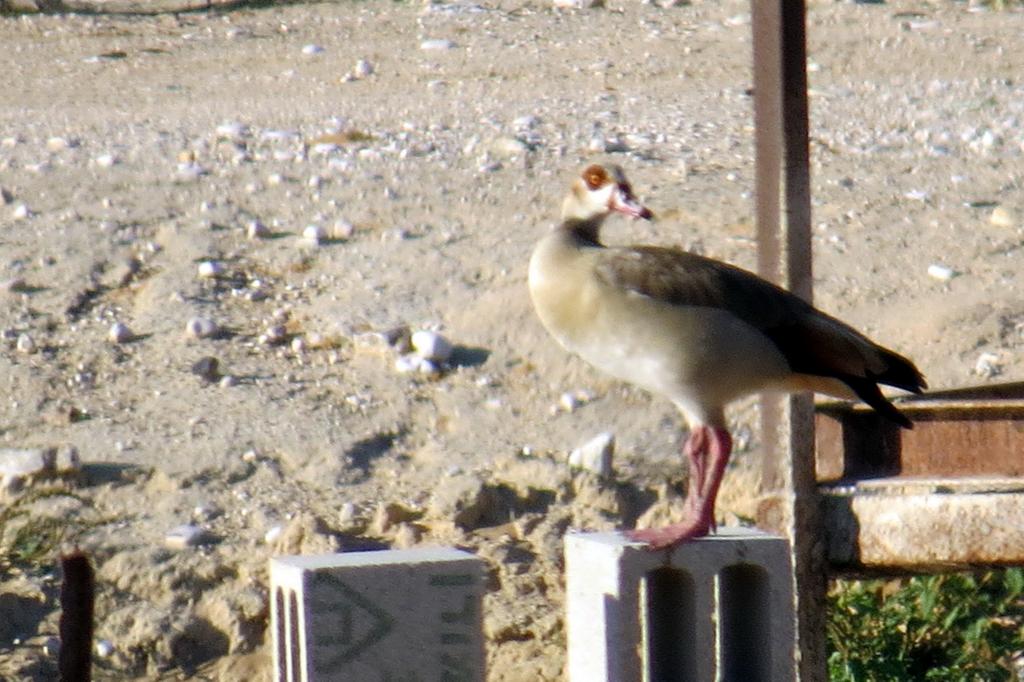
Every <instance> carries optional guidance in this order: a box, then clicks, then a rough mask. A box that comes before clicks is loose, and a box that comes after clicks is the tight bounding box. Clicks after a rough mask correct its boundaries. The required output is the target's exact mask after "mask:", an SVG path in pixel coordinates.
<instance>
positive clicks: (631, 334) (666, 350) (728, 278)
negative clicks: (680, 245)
mask: <svg viewBox="0 0 1024 682" xmlns="http://www.w3.org/2000/svg"><path fill="white" fill-rule="evenodd" d="M613 212H618V213H623V214H625V215H627V216H631V217H633V218H644V219H647V220H649V219H651V217H652V214H651V212H650V211H649V210H648V209H647V208H645V207H644V206H643V205H641V204H640V203H639V202H638V201H637V199H636V198H635V197H634V195H633V191H632V189H631V187H630V185H629V182H628V181H627V180H626V177H625V175H624V174H623V172H622V170H621V169H619V168H618V167H614V166H612V167H603V166H598V165H593V166H590V167H588V168H587V169H586V170H584V171H583V173H582V175H581V176H580V177H579V178H578V179H576V181H575V182H573V183H572V187H571V189H570V191H569V194H568V196H566V198H565V202H564V203H563V204H562V222H561V224H560V225H558V226H557V227H556V228H554V230H552V231H551V232H550V233H549V234H548V235H546V236H545V237H544V238H543V239H542V240H541V241H540V243H538V244H537V246H536V248H535V249H534V252H533V256H532V257H531V258H530V273H529V286H530V296H531V297H532V298H533V305H534V307H535V308H536V310H537V315H538V316H539V317H540V320H541V322H542V323H543V324H544V326H545V327H546V328H547V330H548V331H549V332H550V333H551V335H552V336H554V337H555V339H556V340H557V341H558V342H559V343H560V344H561V345H562V346H563V347H564V348H565V349H566V350H568V351H570V352H573V353H576V354H577V355H579V356H580V357H582V358H583V359H584V360H586V361H587V362H589V363H590V364H592V365H594V366H595V367H597V368H598V369H600V370H603V371H604V372H606V373H608V374H610V375H612V376H613V377H616V378H618V379H621V380H624V381H628V382H630V383H633V384H636V385H637V386H640V387H642V388H644V389H646V390H648V391H650V392H652V393H655V394H660V395H663V396H665V397H667V398H668V399H669V400H671V401H672V402H673V403H674V404H675V405H676V407H677V408H678V409H679V410H680V412H682V414H683V417H684V418H685V419H686V422H687V424H688V425H689V429H690V432H689V437H688V438H687V440H686V443H685V445H684V447H683V453H684V455H685V457H686V459H687V460H688V462H689V465H690V476H689V483H688V489H687V501H686V507H685V514H684V518H683V520H682V521H681V522H680V523H678V524H673V525H670V526H667V527H664V528H653V529H647V530H636V531H631V532H630V537H632V538H633V539H636V540H639V541H643V542H646V543H648V545H649V547H651V548H653V549H660V548H670V547H673V546H675V545H678V544H680V543H682V542H685V541H686V540H689V539H691V538H696V537H701V536H704V535H707V533H708V532H709V530H710V529H712V528H713V527H714V507H715V498H716V496H717V494H718V487H719V485H720V483H721V481H722V475H723V473H724V471H725V466H726V463H727V462H728V459H729V454H730V451H731V449H732V441H731V438H730V436H729V432H728V431H727V430H726V428H725V416H724V408H725V406H726V404H728V403H729V402H731V401H733V400H736V399H737V398H741V397H743V396H745V395H748V394H751V393H754V392H757V391H762V390H781V391H785V392H797V391H817V392H819V393H826V394H829V395H832V396H836V397H839V398H843V399H851V400H852V399H857V398H859V399H860V400H863V401H864V402H866V403H867V404H868V405H870V406H871V407H873V408H874V409H875V410H877V411H878V412H879V413H881V414H882V415H884V416H885V417H887V418H888V419H890V420H892V421H894V422H896V423H897V424H899V425H901V426H903V427H906V428H911V423H910V421H909V420H908V419H907V418H906V417H905V416H904V415H903V414H902V413H901V412H900V411H899V410H898V409H896V407H894V406H893V404H892V403H891V402H889V400H887V399H886V398H885V397H884V396H883V395H882V393H881V392H880V391H879V389H878V385H879V384H885V385H888V386H894V387H897V388H901V389H904V390H906V391H912V392H914V393H920V392H921V390H922V389H924V388H925V387H926V384H925V381H924V378H923V377H922V375H921V373H920V372H919V371H918V369H917V367H915V366H914V364H913V363H912V362H911V361H910V360H908V359H907V358H904V357H902V356H900V355H897V354H896V353H894V352H892V351H890V350H887V349H885V348H883V347H881V346H879V345H877V344H875V343H873V342H872V341H870V340H869V339H868V338H867V337H865V336H864V335H863V334H860V333H859V332H857V331H855V330H854V329H852V328H851V327H849V326H847V325H846V324H844V323H843V322H840V321H839V320H837V319H835V318H834V317H830V316H829V315H826V314H825V313H823V312H821V311H819V310H816V309H815V308H814V307H812V306H811V305H810V304H808V303H807V302H805V301H804V300H802V299H800V298H798V297H797V296H795V295H793V294H791V293H789V292H787V291H786V290H784V289H781V288H779V287H777V286H775V285H774V284H771V283H769V282H767V281H765V280H763V279H761V278H760V277H757V276H756V275H754V274H752V273H750V272H747V271H745V270H742V269H740V268H737V267H735V266H732V265H729V264H726V263H722V262H719V261H716V260H711V259H709V258H704V257H702V256H698V255H695V254H692V253H687V252H684V251H678V250H675V249H670V248H662V247H657V246H630V247H606V246H604V245H602V244H601V242H600V239H599V233H600V229H601V224H602V223H603V222H604V220H605V218H607V217H608V216H609V215H610V214H612V213H613Z"/></svg>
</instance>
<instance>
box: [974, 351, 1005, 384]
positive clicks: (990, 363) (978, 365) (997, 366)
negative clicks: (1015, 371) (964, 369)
mask: <svg viewBox="0 0 1024 682" xmlns="http://www.w3.org/2000/svg"><path fill="white" fill-rule="evenodd" d="M974 373H975V374H977V375H978V376H980V377H984V378H985V379H991V378H992V377H994V376H998V375H999V374H1002V373H1003V365H1002V360H1001V358H1000V357H999V356H998V355H996V354H995V353H988V352H985V353H982V354H981V355H979V356H978V359H977V361H976V362H975V363H974Z"/></svg>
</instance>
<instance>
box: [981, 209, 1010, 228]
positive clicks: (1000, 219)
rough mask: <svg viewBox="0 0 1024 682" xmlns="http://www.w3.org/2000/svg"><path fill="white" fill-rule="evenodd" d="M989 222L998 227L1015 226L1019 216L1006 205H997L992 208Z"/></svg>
mask: <svg viewBox="0 0 1024 682" xmlns="http://www.w3.org/2000/svg"><path fill="white" fill-rule="evenodd" d="M988 222H989V223H991V224H992V225H995V226H996V227H1015V226H1016V225H1017V216H1015V215H1014V214H1013V211H1011V210H1010V209H1008V208H1006V207H1005V206H996V207H995V208H993V209H992V214H991V215H990V216H989V217H988Z"/></svg>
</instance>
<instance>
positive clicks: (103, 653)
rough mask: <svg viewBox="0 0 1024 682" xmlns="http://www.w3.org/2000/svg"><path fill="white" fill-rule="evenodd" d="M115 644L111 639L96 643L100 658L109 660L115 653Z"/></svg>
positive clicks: (97, 653)
mask: <svg viewBox="0 0 1024 682" xmlns="http://www.w3.org/2000/svg"><path fill="white" fill-rule="evenodd" d="M114 649H115V647H114V643H113V642H111V641H110V640H109V639H100V640H97V642H96V655H97V656H98V657H99V658H107V657H108V656H110V655H111V654H112V653H114Z"/></svg>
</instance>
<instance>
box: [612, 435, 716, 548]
mask: <svg viewBox="0 0 1024 682" xmlns="http://www.w3.org/2000/svg"><path fill="white" fill-rule="evenodd" d="M683 452H684V453H686V456H687V459H688V460H689V461H690V467H691V469H690V482H689V484H688V486H687V492H688V495H687V500H686V513H685V516H684V518H683V520H682V521H680V522H679V523H675V524H672V525H670V526H665V527H664V528H647V529H644V530H633V531H629V532H628V533H627V535H628V536H629V538H630V539H632V540H639V541H641V542H646V543H647V544H648V549H671V548H672V547H675V546H676V545H679V544H682V543H683V542H686V541H687V540H692V539H693V538H699V537H703V536H705V535H707V534H708V531H709V530H711V529H712V528H713V527H714V525H715V499H716V498H717V497H718V487H719V486H720V485H721V484H722V476H723V475H724V474H725V466H726V464H728V463H729V454H730V453H731V452H732V438H731V437H730V436H729V432H728V431H726V430H725V429H720V428H717V427H711V426H699V427H697V428H695V429H694V430H693V432H692V433H691V434H690V438H689V439H688V440H687V442H686V446H685V447H684V449H683Z"/></svg>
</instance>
